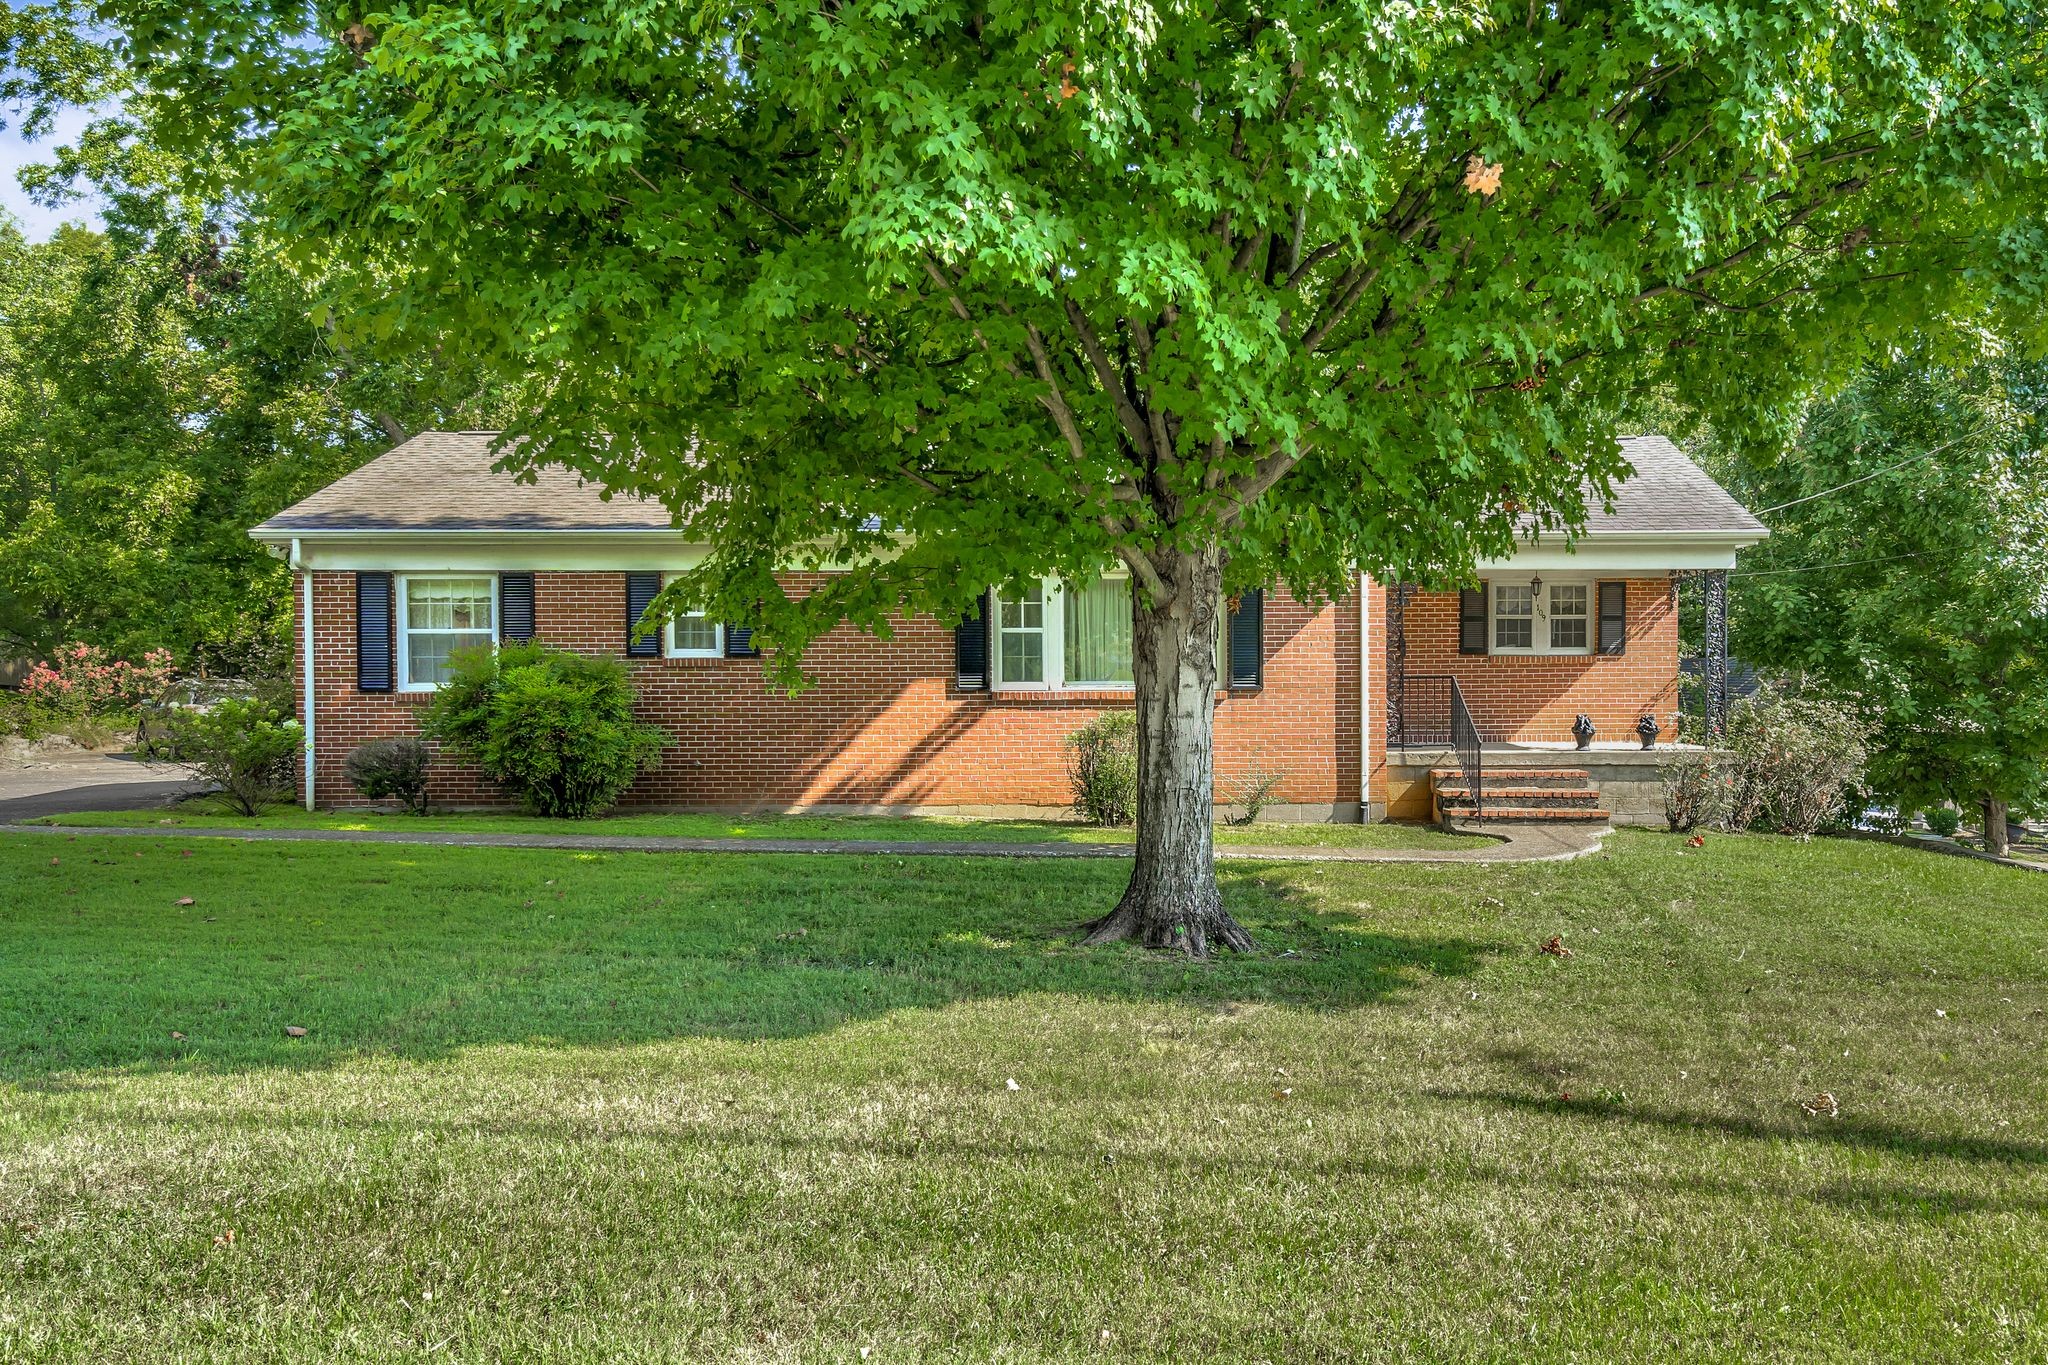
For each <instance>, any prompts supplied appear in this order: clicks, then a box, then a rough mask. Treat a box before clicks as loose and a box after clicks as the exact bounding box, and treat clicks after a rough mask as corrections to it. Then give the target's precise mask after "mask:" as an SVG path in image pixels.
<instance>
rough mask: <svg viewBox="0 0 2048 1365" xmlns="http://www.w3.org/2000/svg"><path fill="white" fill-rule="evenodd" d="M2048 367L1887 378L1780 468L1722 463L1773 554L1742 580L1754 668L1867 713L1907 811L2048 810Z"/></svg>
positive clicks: (1876, 756)
mask: <svg viewBox="0 0 2048 1365" xmlns="http://www.w3.org/2000/svg"><path fill="white" fill-rule="evenodd" d="M2044 419H2048V366H2044V365H2042V364H2040V363H2026V362H2021V361H2016V360H2010V359H2006V360H1997V361H1992V362H1987V363H1982V364H1979V365H1975V366H1972V367H1968V368H1965V369H1956V368H1952V367H1950V366H1946V365H1941V364H1936V363H1930V361H1929V360H1928V359H1927V358H1925V357H1923V356H1914V357H1908V358H1903V359H1899V360H1896V361H1893V362H1891V363H1888V364H1880V365H1873V366H1872V367H1871V368H1870V369H1868V370H1867V371H1866V372H1864V373H1863V374H1862V375H1861V376H1860V377H1858V378H1857V379H1856V381H1855V382H1854V383H1853V384H1851V385H1850V386H1849V387H1848V388H1847V389H1846V390H1844V391H1843V392H1842V393H1841V394H1840V395H1839V396H1837V397H1834V398H1832V399H1830V400H1828V401H1826V402H1823V403H1820V404H1818V405H1816V406H1815V407H1814V408H1813V409H1812V411H1811V412H1810V413H1809V414H1808V415H1807V417H1806V419H1805V421H1804V423H1803V424H1802V425H1801V427H1800V430H1799V435H1798V440H1797V442H1796V443H1795V444H1793V445H1792V447H1791V448H1790V449H1787V450H1785V451H1783V453H1782V454H1781V455H1778V456H1776V457H1775V458H1770V459H1767V460H1761V461H1759V460H1752V461H1740V460H1730V459H1725V458H1724V459H1723V460H1722V461H1721V462H1720V464H1721V465H1722V467H1723V468H1724V470H1725V472H1726V475H1727V476H1728V477H1729V478H1730V481H1731V483H1733V484H1734V486H1736V487H1737V488H1738V489H1740V490H1741V492H1742V494H1743V496H1744V497H1745V500H1746V501H1747V502H1748V503H1749V505H1750V506H1752V507H1757V508H1770V509H1777V510H1773V511H1771V512H1770V513H1769V514H1768V516H1767V520H1768V521H1769V522H1770V523H1771V526H1772V534H1771V538H1770V539H1769V540H1768V541H1766V542H1765V543H1764V544H1763V545H1761V546H1759V547H1757V548H1756V549H1754V550H1752V551H1750V552H1749V553H1748V554H1747V555H1746V556H1745V558H1744V562H1743V567H1742V570H1741V572H1740V574H1739V575H1738V576H1737V578H1736V579H1735V581H1734V588H1735V591H1734V593H1733V611H1732V614H1731V638H1732V641H1733V646H1734V649H1735V652H1736V653H1738V654H1739V655H1740V656H1741V657H1742V658H1743V659H1745V660H1747V661H1748V662H1749V663H1751V664H1754V665H1757V666H1758V667H1761V668H1767V669H1774V670H1778V671H1781V672H1784V673H1787V674H1790V675H1792V676H1793V677H1795V678H1797V679H1799V680H1801V681H1803V682H1804V683H1805V684H1806V685H1808V686H1810V687H1815V688H1819V689H1822V690H1825V691H1827V692H1828V693H1830V694H1833V695H1836V696H1840V697H1844V698H1848V699H1850V700H1853V701H1854V702H1856V703H1857V704H1858V705H1859V707H1860V708H1861V709H1862V710H1863V712H1864V713H1865V715H1866V716H1867V717H1868V718H1869V719H1870V720H1871V722H1872V723H1873V724H1874V725H1875V726H1876V730H1875V733H1874V735H1873V738H1872V740H1871V752H1870V760H1869V767H1868V769H1867V781H1868V783H1869V785H1870V788H1871V791H1872V794H1873V795H1874V796H1876V797H1878V798H1880V799H1883V800H1887V801H1891V802H1894V803H1896V804H1897V805H1898V806H1899V807H1900V808H1901V809H1903V810H1907V811H1911V810H1916V809H1925V808H1927V807H1929V806H1933V805H1938V804H1940V803H1942V802H1944V801H1949V800H1953V801H1955V802H1956V803H1958V804H1959V805H1962V806H1963V807H1965V808H1968V807H1970V806H1973V805H1974V806H1977V807H1979V808H1980V809H1981V811H1982V815H1983V820H1984V828H1985V837H1986V839H1987V841H1988V842H1989V843H1990V845H1991V846H1992V847H1993V848H1994V849H1996V850H1997V851H1999V852H2003V851H2004V849H2005V826H2006V809H2007V807H2008V806H2012V805H2017V806H2020V807H2022V808H2032V809H2036V810H2038V809H2041V808H2042V807H2043V805H2044V804H2048V496H2044V492H2043V490H2044V489H2048V454H2044V453H2043V450H2042V441H2043V437H2044V435H2048V429H2044Z"/></svg>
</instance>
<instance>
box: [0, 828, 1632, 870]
mask: <svg viewBox="0 0 2048 1365" xmlns="http://www.w3.org/2000/svg"><path fill="white" fill-rule="evenodd" d="M1609 832H1610V831H1609V830H1608V828H1607V827H1606V826H1604V825H1594V826H1591V827H1588V826H1585V825H1521V826H1514V825H1509V826H1505V827H1503V828H1502V829H1501V830H1500V831H1499V832H1498V833H1497V834H1492V833H1489V834H1488V835H1487V836H1485V841H1484V842H1483V843H1481V842H1479V841H1478V840H1475V841H1474V847H1472V848H1461V849H1422V848H1305V847H1301V846H1294V847H1287V846H1279V847H1263V846H1258V845H1252V844H1218V845H1217V846H1216V856H1217V857H1218V858H1225V859H1231V860H1239V859H1243V860H1251V861H1257V862H1291V863H1533V862H1556V861H1561V860H1563V859H1567V858H1579V857H1584V856H1585V855H1586V854H1588V853H1593V852H1596V851H1597V850H1598V849H1599V847H1600V843H1601V840H1603V839H1604V838H1606V836H1607V835H1608V833H1609ZM0 834H56V835H68V836H71V837H74V838H75V837H79V836H88V835H90V836H100V835H124V836H139V837H143V838H152V839H247V840H258V841H261V840H282V841H285V842H303V843H340V844H412V845H420V844H427V845H434V846H446V847H453V848H552V849H570V850H578V851H582V852H592V851H596V852H606V853H840V854H857V855H861V856H867V857H916V858H1128V857H1130V856H1131V845H1129V844H1067V843H1044V844H1032V843H999V842H996V841H993V840H987V841H970V840H942V839H686V838H679V837H664V836H659V835H643V836H634V835H622V834H482V833H468V834H465V833H459V832H456V831H453V830H450V831H447V832H444V833H439V834H436V833H433V832H431V831H426V830H422V831H420V832H419V833H417V834H415V833H412V832H411V831H407V830H368V829H192V828H184V827H181V828H179V829H176V830H164V829H150V828H148V827H146V826H133V825H14V824H0Z"/></svg>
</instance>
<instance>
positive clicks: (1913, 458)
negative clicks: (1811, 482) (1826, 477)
mask: <svg viewBox="0 0 2048 1365" xmlns="http://www.w3.org/2000/svg"><path fill="white" fill-rule="evenodd" d="M2010 425H2011V423H2009V422H1986V423H1985V424H1984V425H1983V426H1981V427H1978V428H1977V429H1976V430H1975V431H1966V432H1964V433H1963V434H1962V435H1960V436H1958V437H1956V438H1955V439H1954V440H1953V441H1943V442H1942V443H1941V444H1940V445H1938V446H1935V447H1934V448H1933V449H1931V450H1923V451H1921V452H1920V453H1919V454H1918V455H1909V456H1907V457H1906V458H1905V459H1903V460H1900V461H1899V462H1898V463H1897V464H1891V465H1886V466H1885V467H1884V468H1883V469H1878V470H1873V471H1872V472H1870V473H1868V474H1865V475H1863V476H1861V477H1860V478H1854V479H1851V480H1849V482H1847V483H1838V484H1836V485H1835V486H1834V487H1833V488H1823V489H1822V490H1821V491H1820V492H1818V493H1808V494H1807V495H1806V496H1805V497H1803V498H1794V499H1792V501H1790V502H1781V503H1779V504H1778V505H1777V506H1776V507H1766V508H1765V509H1764V510H1763V511H1761V512H1758V513H1757V515H1758V516H1760V517H1767V516H1769V515H1770V514H1771V513H1773V512H1782V511H1784V510H1785V509H1786V508H1788V507H1797V506H1798V505H1799V504H1800V503H1802V502H1812V501H1813V500H1814V499H1815V498H1825V497H1827V496H1828V495H1829V494H1831V493H1839V492H1841V491H1842V490H1843V489H1844V488H1854V487H1855V486H1856V485H1857V484H1859V483H1869V482H1870V481H1871V480H1872V479H1875V478H1881V477H1882V476H1884V475H1886V474H1889V473H1891V472H1892V471H1893V470H1895V469H1904V468H1905V467H1906V466H1907V465H1909V464H1916V463H1918V462H1919V461H1921V460H1925V459H1928V458H1930V457H1931V456H1935V455H1939V454H1941V452H1942V451H1944V450H1947V449H1949V448H1950V447H1951V446H1959V445H1961V444H1962V443H1963V442H1965V441H1968V440H1971V439H1973V438H1975V437H1978V436H1982V435H1983V434H1984V433H1985V432H1987V431H1990V430H1991V429H1992V428H1993V427H1998V426H2010Z"/></svg>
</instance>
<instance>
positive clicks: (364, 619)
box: [356, 573, 393, 692]
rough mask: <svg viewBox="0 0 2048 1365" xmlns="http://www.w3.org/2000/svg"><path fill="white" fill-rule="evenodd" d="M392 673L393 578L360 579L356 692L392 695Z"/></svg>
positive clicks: (381, 575) (366, 575)
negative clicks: (387, 693) (389, 693)
mask: <svg viewBox="0 0 2048 1365" xmlns="http://www.w3.org/2000/svg"><path fill="white" fill-rule="evenodd" d="M392 684H393V678H392V673H391V575H390V574H388V573H359V574H357V575H356V691H358V692H389V691H390V690H391V688H392Z"/></svg>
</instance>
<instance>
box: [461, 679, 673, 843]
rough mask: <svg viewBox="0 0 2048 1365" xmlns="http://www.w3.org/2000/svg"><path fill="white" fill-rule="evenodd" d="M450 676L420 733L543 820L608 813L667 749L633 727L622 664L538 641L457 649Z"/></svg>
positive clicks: (646, 730)
mask: <svg viewBox="0 0 2048 1365" xmlns="http://www.w3.org/2000/svg"><path fill="white" fill-rule="evenodd" d="M451 663H452V666H453V672H452V676H451V677H450V678H449V680H448V681H447V682H446V683H444V684H442V686H441V689H440V691H439V692H437V693H436V694H435V695H434V700H433V703H432V704H431V705H430V706H428V708H427V713H426V716H425V719H424V720H423V721H422V723H421V726H420V729H421V732H422V733H424V734H425V735H426V736H427V737H428V738H430V739H438V740H440V741H441V742H442V743H443V744H445V745H446V746H447V747H448V749H449V751H450V752H452V753H454V754H455V755H456V756H457V757H459V758H464V759H468V760H469V761H471V762H473V763H475V764H476V765H477V766H478V767H480V768H482V769H483V771H484V775H485V776H486V777H489V778H490V779H491V780H492V781H494V782H498V783H501V784H503V785H504V786H506V787H508V788H510V789H511V790H512V791H515V792H517V793H518V794H519V797H520V799H521V800H523V801H524V802H525V803H526V805H527V807H528V808H529V809H531V810H533V811H534V812H536V813H537V814H540V815H556V816H570V817H577V818H580V817H583V816H587V815H595V814H597V813H599V812H600V811H603V810H606V809H607V808H609V807H610V806H611V805H612V803H613V802H615V801H617V800H618V798H619V793H620V792H622V791H624V790H625V789H626V787H627V786H628V785H629V784H630V783H631V782H632V781H633V779H634V777H635V776H637V775H638V774H639V773H641V772H642V771H644V770H645V769H648V768H651V767H653V766H654V764H655V762H656V761H657V760H658V759H659V758H660V756H661V750H662V747H663V745H664V744H666V743H667V738H666V736H665V735H664V734H663V733H662V732H661V730H660V729H659V728H657V727H655V726H652V725H643V724H640V723H639V722H637V721H635V720H634V719H633V684H632V680H631V679H630V678H629V677H628V676H627V673H626V669H625V665H624V664H622V663H620V662H619V661H618V660H617V659H607V658H591V657H588V656H585V655H581V654H572V653H570V652H568V651H567V650H561V649H555V648H553V647H551V646H548V645H543V644H539V643H533V644H513V645H505V646H503V647H501V648H499V649H496V650H492V649H488V648H478V649H468V650H458V651H456V653H455V655H454V657H453V658H452V660H451Z"/></svg>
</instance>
